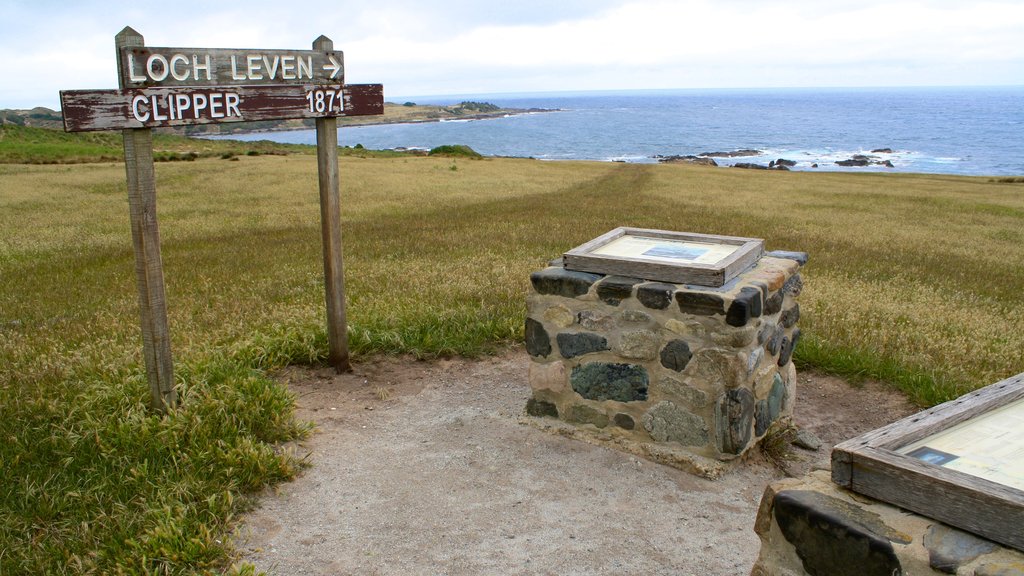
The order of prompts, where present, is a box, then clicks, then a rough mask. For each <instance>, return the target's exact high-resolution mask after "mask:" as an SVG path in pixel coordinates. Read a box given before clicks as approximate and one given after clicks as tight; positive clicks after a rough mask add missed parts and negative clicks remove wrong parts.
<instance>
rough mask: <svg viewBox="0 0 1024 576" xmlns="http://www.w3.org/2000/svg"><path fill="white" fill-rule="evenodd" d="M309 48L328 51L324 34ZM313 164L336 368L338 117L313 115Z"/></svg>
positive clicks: (340, 360)
mask: <svg viewBox="0 0 1024 576" xmlns="http://www.w3.org/2000/svg"><path fill="white" fill-rule="evenodd" d="M313 50H318V51H324V52H329V51H332V50H334V42H333V41H331V39H330V38H328V37H326V36H320V37H319V38H317V39H316V40H314V41H313ZM316 164H317V171H318V172H319V175H320V231H321V237H322V239H323V250H324V293H325V295H326V299H327V340H328V344H329V346H330V356H329V357H328V362H330V364H331V366H334V369H335V370H337V371H338V372H347V371H348V370H350V369H351V367H350V366H349V362H348V322H347V320H346V319H345V272H344V266H343V260H342V252H341V190H340V183H339V180H338V179H339V175H338V119H337V118H335V117H333V116H332V117H329V118H317V119H316Z"/></svg>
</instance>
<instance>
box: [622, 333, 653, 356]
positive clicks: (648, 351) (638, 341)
mask: <svg viewBox="0 0 1024 576" xmlns="http://www.w3.org/2000/svg"><path fill="white" fill-rule="evenodd" d="M660 343H661V338H660V337H658V335H657V334H655V333H654V332H652V331H650V330H632V331H629V332H623V333H622V334H620V335H619V348H618V352H619V355H621V356H622V357H623V358H631V359H636V360H653V359H654V358H655V356H657V355H658V345H659V344H660Z"/></svg>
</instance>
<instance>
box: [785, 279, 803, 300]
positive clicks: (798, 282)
mask: <svg viewBox="0 0 1024 576" xmlns="http://www.w3.org/2000/svg"><path fill="white" fill-rule="evenodd" d="M803 289H804V279H803V278H801V277H800V275H799V274H793V275H792V276H790V277H789V280H786V283H785V284H783V285H782V293H783V294H792V295H793V297H794V298H795V297H797V296H799V295H800V292H802V291H803Z"/></svg>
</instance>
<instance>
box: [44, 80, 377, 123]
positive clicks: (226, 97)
mask: <svg viewBox="0 0 1024 576" xmlns="http://www.w3.org/2000/svg"><path fill="white" fill-rule="evenodd" d="M383 91H384V88H383V86H381V85H380V84H349V85H347V86H342V85H339V84H330V85H313V84H311V85H287V84H286V85H279V86H209V87H191V86H190V87H178V88H142V89H132V90H64V91H61V93H60V101H61V110H62V111H63V113H64V130H65V131H67V132H87V131H92V130H123V129H125V128H159V127H164V126H185V125H188V124H212V123H218V122H247V121H252V120H277V119H286V118H332V117H336V116H368V115H373V114H383V112H384V96H383Z"/></svg>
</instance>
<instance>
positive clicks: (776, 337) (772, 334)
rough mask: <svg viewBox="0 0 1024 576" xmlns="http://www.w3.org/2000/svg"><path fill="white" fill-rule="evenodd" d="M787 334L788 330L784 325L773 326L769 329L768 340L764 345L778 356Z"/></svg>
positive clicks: (773, 354)
mask: <svg viewBox="0 0 1024 576" xmlns="http://www.w3.org/2000/svg"><path fill="white" fill-rule="evenodd" d="M766 328H767V327H766ZM785 336H786V331H785V329H783V328H782V326H778V325H776V326H772V327H771V328H770V329H769V330H768V341H767V342H765V345H764V348H765V350H766V351H767V352H768V353H769V354H771V355H772V356H777V355H778V354H779V352H780V351H781V350H782V341H783V339H784V338H785Z"/></svg>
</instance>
